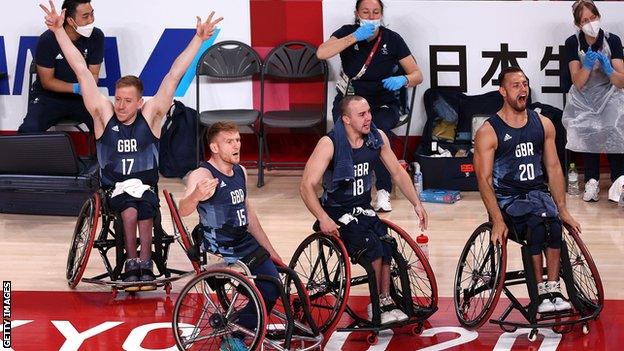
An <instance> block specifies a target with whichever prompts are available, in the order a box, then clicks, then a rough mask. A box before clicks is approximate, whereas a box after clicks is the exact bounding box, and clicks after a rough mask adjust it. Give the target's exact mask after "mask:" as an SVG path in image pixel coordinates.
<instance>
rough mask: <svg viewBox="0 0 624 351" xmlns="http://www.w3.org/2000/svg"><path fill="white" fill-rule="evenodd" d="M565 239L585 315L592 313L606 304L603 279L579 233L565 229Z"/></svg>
mask: <svg viewBox="0 0 624 351" xmlns="http://www.w3.org/2000/svg"><path fill="white" fill-rule="evenodd" d="M563 240H564V241H565V243H566V246H567V248H568V256H570V265H571V268H572V277H573V280H574V287H575V288H576V291H577V297H578V299H579V300H580V302H581V303H582V304H583V307H584V309H585V311H583V313H584V314H585V315H591V314H593V313H594V312H596V310H598V309H600V308H602V306H603V305H604V290H603V288H602V280H601V279H600V274H599V273H598V269H597V268H596V264H595V263H594V260H593V258H592V257H591V255H590V254H589V250H587V247H586V246H585V243H583V240H581V238H580V237H579V235H578V234H571V233H569V232H568V231H567V230H564V231H563Z"/></svg>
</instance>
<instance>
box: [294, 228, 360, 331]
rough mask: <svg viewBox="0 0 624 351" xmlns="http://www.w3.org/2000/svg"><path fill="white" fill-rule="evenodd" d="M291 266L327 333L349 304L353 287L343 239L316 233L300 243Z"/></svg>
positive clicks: (317, 322) (311, 309)
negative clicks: (348, 298) (341, 240)
mask: <svg viewBox="0 0 624 351" xmlns="http://www.w3.org/2000/svg"><path fill="white" fill-rule="evenodd" d="M289 267H290V268H291V269H293V270H294V271H295V272H296V273H297V275H298V276H299V278H300V280H301V283H302V284H303V286H304V287H305V288H306V290H307V291H308V295H309V299H310V313H311V315H312V318H313V319H314V321H315V323H316V325H317V327H318V329H319V330H320V331H321V332H322V333H324V332H326V331H328V330H331V329H332V328H334V327H335V326H336V324H337V323H338V321H339V320H340V317H341V316H342V313H343V312H344V310H345V308H346V307H347V297H348V296H349V290H350V288H351V266H350V265H349V256H348V254H347V250H346V249H345V247H344V245H343V244H342V242H340V240H339V239H338V238H334V237H330V236H328V235H324V234H322V233H314V234H312V235H310V236H308V237H307V238H306V239H305V240H304V241H303V242H302V243H301V244H300V245H299V246H298V247H297V250H295V253H294V254H293V257H292V259H291V260H290V264H289ZM294 312H295V314H297V313H300V311H296V310H295V311H294Z"/></svg>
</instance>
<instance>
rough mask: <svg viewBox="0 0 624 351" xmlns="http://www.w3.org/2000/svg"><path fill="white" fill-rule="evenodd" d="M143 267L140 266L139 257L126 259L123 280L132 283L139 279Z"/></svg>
mask: <svg viewBox="0 0 624 351" xmlns="http://www.w3.org/2000/svg"><path fill="white" fill-rule="evenodd" d="M140 272H141V269H140V268H139V259H138V258H131V259H129V260H126V263H125V264H124V274H123V275H122V277H123V279H122V280H123V281H124V282H126V283H132V282H136V281H138V280H139V274H140Z"/></svg>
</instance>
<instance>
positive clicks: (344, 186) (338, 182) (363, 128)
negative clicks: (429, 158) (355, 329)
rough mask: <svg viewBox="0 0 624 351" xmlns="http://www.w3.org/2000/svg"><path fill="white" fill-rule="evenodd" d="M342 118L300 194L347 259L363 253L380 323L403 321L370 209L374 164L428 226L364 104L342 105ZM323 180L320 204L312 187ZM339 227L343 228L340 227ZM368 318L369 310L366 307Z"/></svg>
mask: <svg viewBox="0 0 624 351" xmlns="http://www.w3.org/2000/svg"><path fill="white" fill-rule="evenodd" d="M340 109H341V111H342V118H341V119H340V120H338V121H337V122H336V124H335V125H334V129H333V130H332V131H331V132H329V134H328V135H327V136H324V137H322V138H321V139H320V140H319V142H318V144H316V148H315V149H314V152H313V153H312V155H311V156H310V158H309V159H308V162H307V163H306V166H305V169H304V171H303V179H302V180H301V186H300V188H299V189H300V193H301V198H302V199H303V202H304V203H305V204H306V206H307V207H308V209H309V210H310V212H312V214H313V215H314V217H316V218H317V219H318V220H319V224H320V227H321V231H322V232H323V233H326V234H331V235H340V238H341V239H342V240H343V242H344V244H345V247H346V249H347V251H348V252H349V255H351V257H355V256H356V254H358V253H360V252H362V250H365V252H364V254H363V255H364V257H363V258H364V259H365V260H367V261H368V262H370V263H371V265H372V267H373V270H374V271H375V278H376V283H377V291H378V292H379V300H380V301H379V303H380V307H381V308H382V313H381V323H382V324H387V323H392V322H395V321H401V320H405V319H407V318H408V316H407V315H406V314H405V313H404V312H403V311H401V310H400V309H399V308H397V307H396V306H395V305H394V302H393V300H392V298H391V297H390V279H391V278H390V261H391V259H392V257H391V255H392V247H391V245H390V244H389V243H388V242H387V241H384V240H383V237H384V236H386V235H388V229H387V227H386V225H385V224H383V222H381V220H380V219H379V217H377V215H376V214H375V212H374V211H372V210H371V206H370V201H371V188H372V165H373V164H375V163H376V162H379V160H381V162H383V165H385V167H386V168H387V169H388V170H389V171H390V174H391V175H392V179H393V180H394V181H395V182H396V183H397V185H398V187H399V189H400V190H401V192H402V193H403V194H404V195H405V197H407V199H408V200H409V202H410V203H411V204H412V205H413V206H414V212H416V215H417V216H418V218H419V220H420V227H421V228H422V229H426V227H427V212H426V211H425V209H424V208H423V206H422V204H421V203H420V200H419V199H418V195H417V194H416V190H415V189H414V185H413V184H412V181H411V179H410V177H409V175H408V174H407V172H406V171H405V170H404V169H403V168H402V167H401V165H400V164H399V161H398V160H397V158H396V156H395V155H394V153H393V152H392V149H391V148H390V146H389V144H388V137H387V136H386V135H385V134H384V133H383V131H380V130H378V129H376V128H374V126H372V121H371V120H372V116H371V109H370V106H369V105H368V102H366V100H365V99H364V98H363V97H361V96H357V95H350V96H346V97H345V98H344V99H342V101H341V103H340ZM321 179H322V180H323V195H322V196H321V199H320V202H319V198H318V196H317V195H316V191H315V190H314V189H315V187H316V186H317V185H318V184H319V183H320V182H321ZM337 223H340V224H341V226H340V228H338V225H337ZM368 315H369V319H371V318H372V308H371V307H370V305H369V310H368Z"/></svg>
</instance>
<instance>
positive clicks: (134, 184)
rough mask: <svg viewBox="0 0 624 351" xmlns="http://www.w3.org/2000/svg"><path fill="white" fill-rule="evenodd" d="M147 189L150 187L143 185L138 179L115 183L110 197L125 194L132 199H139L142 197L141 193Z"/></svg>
mask: <svg viewBox="0 0 624 351" xmlns="http://www.w3.org/2000/svg"><path fill="white" fill-rule="evenodd" d="M149 189H150V186H149V185H145V184H143V182H142V181H141V180H140V179H137V178H131V179H128V180H124V181H123V182H117V183H115V190H113V193H112V194H111V197H115V196H117V195H119V194H123V193H126V194H128V195H130V196H132V197H136V198H137V199H140V198H141V196H143V193H144V192H145V191H146V190H149Z"/></svg>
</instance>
